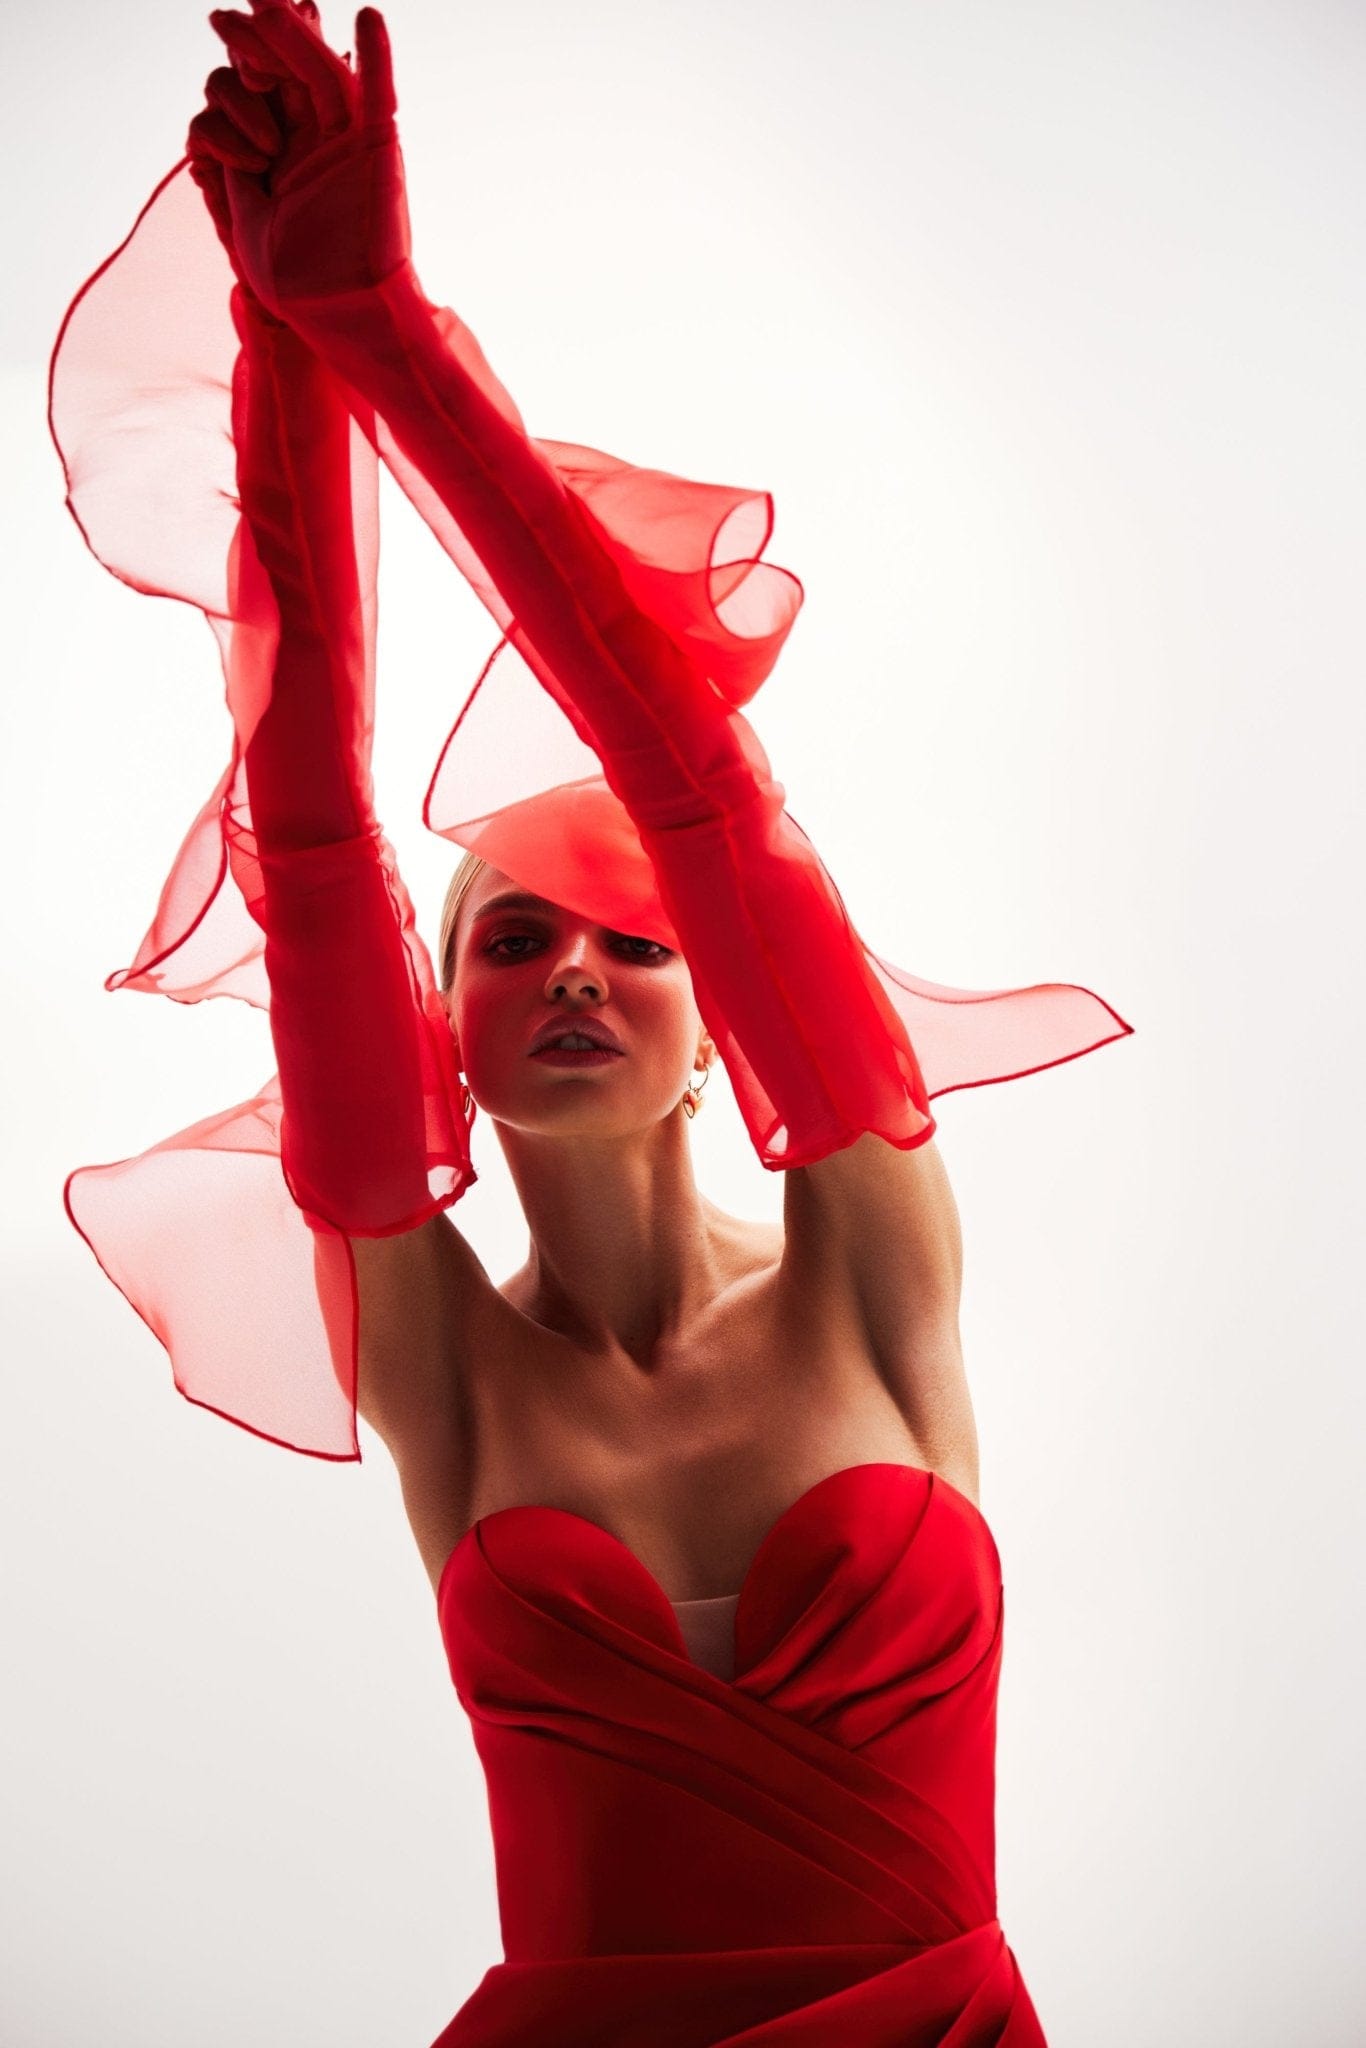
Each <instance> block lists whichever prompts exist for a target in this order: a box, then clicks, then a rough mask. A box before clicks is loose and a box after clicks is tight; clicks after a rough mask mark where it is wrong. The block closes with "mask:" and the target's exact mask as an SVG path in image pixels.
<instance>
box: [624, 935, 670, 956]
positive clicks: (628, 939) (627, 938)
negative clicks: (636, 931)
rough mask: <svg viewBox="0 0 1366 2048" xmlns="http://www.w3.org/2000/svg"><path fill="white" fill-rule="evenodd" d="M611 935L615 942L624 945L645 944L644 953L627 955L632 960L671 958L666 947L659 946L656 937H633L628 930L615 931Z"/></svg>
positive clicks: (628, 946)
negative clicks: (645, 949) (646, 949)
mask: <svg viewBox="0 0 1366 2048" xmlns="http://www.w3.org/2000/svg"><path fill="white" fill-rule="evenodd" d="M613 937H614V940H615V941H616V942H617V943H619V944H621V945H622V946H624V947H627V948H630V947H632V946H645V947H647V948H648V949H649V950H648V951H647V952H644V953H631V954H630V956H629V957H630V958H631V959H632V960H668V959H671V958H672V955H671V954H670V952H669V949H668V947H667V946H661V945H660V943H659V941H658V939H637V938H633V937H632V936H631V934H630V933H629V932H617V933H614V934H613Z"/></svg>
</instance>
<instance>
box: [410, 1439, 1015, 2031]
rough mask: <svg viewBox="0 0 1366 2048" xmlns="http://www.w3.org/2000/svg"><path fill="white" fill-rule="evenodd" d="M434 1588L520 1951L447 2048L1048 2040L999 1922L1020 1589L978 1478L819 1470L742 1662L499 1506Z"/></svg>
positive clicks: (550, 1512)
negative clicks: (971, 1481)
mask: <svg viewBox="0 0 1366 2048" xmlns="http://www.w3.org/2000/svg"><path fill="white" fill-rule="evenodd" d="M437 1611H438V1616H439V1620H440V1625H441V1629H442V1634H443V1637H444V1640H445V1644H446V1650H447V1656H448V1658H449V1662H450V1669H451V1676H452V1678H453V1680H454V1682H455V1688H456V1692H457V1695H458V1697H459V1699H460V1702H461V1704H462V1705H463V1706H464V1708H465V1710H466V1712H467V1713H468V1714H469V1716H470V1719H471V1722H472V1723H473V1728H474V1739H475V1745H476V1747H477V1749H478V1752H479V1755H480V1758H481V1760H482V1763H483V1767H484V1772H485V1775H486V1778H487V1782H488V1795H489V1811H490V1816H491V1820H492V1828H493V1841H494V1849H495V1855H496V1861H497V1873H498V1899H499V1911H500V1919H501V1925H502V1934H503V1947H504V1957H505V1959H504V1960H503V1961H502V1962H500V1963H496V1964H495V1965H494V1966H493V1967H492V1968H491V1969H490V1970H489V1971H488V1972H487V1973H486V1975H485V1976H484V1978H483V1979H482V1981H481V1983H480V1984H479V1986H478V1987H477V1989H476V1990H475V1991H474V1993H473V1994H472V1996H471V1997H470V1998H469V1999H468V2000H467V2001H466V2002H465V2004H464V2005H463V2006H462V2007H461V2009H460V2011H459V2012H458V2013H457V2014H456V2016H455V2018H454V2019H453V2020H451V2022H450V2023H449V2025H448V2026H447V2027H446V2028H445V2029H444V2031H443V2032H442V2033H441V2035H440V2036H439V2039H438V2041H437V2042H436V2043H435V2044H434V2048H514V2044H517V2048H541V2044H544V2048H552V2044H553V2048H628V2044H629V2048H704V2044H706V2048H721V2044H725V2048H739V2044H741V2043H744V2044H745V2048H767V2044H770V2043H771V2044H774V2048H777V2044H782V2048H796V2044H798V2043H800V2044H802V2048H844V2044H850V2048H931V2044H934V2048H987V2044H992V2048H1038V2044H1040V2043H1042V2042H1043V2040H1044V2035H1043V2031H1042V2029H1041V2027H1040V2025H1039V2020H1038V2017H1037V2015H1036V2013H1035V2011H1034V2007H1033V2005H1032V2003H1031V2001H1030V1998H1029V1994H1028V1992H1027V1991H1026V1989H1025V1987H1024V1984H1023V1982H1022V1981H1021V1978H1020V1973H1019V1970H1018V1968H1017V1967H1016V1963H1015V1958H1014V1956H1013V1955H1012V1954H1011V1951H1010V1948H1009V1947H1008V1945H1007V1943H1006V1939H1005V1936H1004V1934H1003V1933H1002V1931H1001V1925H1000V1922H999V1920H998V1919H997V1918H996V1883H995V1820H994V1807H995V1745H996V1693H997V1684H998V1679H999V1674H1000V1664H1001V1640H1002V1636H1001V1631H1002V1621H1003V1615H1004V1595H1003V1589H1002V1584H1001V1571H1000V1559H999V1557H998V1554H997V1549H996V1544H995V1542H994V1540H993V1538H992V1535H991V1531H990V1529H989V1528H988V1526H987V1524H986V1522H985V1521H984V1520H983V1518H982V1516H981V1514H980V1513H979V1511H978V1510H977V1509H976V1508H975V1507H974V1506H973V1505H972V1503H971V1502H970V1501H969V1500H968V1499H967V1498H966V1496H965V1495H963V1494H961V1493H960V1492H958V1490H957V1489H956V1488H955V1487H953V1486H950V1485H949V1484H948V1482H947V1481H946V1480H944V1479H941V1478H940V1477H938V1476H937V1475H935V1474H932V1473H929V1472H924V1471H921V1470H919V1469H917V1468H915V1467H911V1466H905V1465H896V1464H866V1465H855V1466H851V1467H849V1468H847V1469H845V1470H843V1471H840V1472H835V1473H832V1474H831V1475H830V1476H829V1477H828V1478H825V1479H823V1480H820V1481H819V1482H818V1483H817V1484H816V1485H815V1486H813V1487H811V1488H809V1489H808V1491H807V1492H806V1493H804V1494H802V1495H801V1496H800V1498H799V1499H797V1500H796V1501H794V1502H793V1504H792V1505H791V1506H790V1507H789V1508H788V1509H787V1510H786V1511H785V1512H784V1513H783V1514H782V1515H781V1516H780V1517H779V1519H778V1521H777V1522H776V1523H775V1524H774V1526H773V1528H772V1529H770V1530H769V1532H768V1534H767V1536H766V1537H765V1538H764V1540H763V1542H762V1543H761V1544H760V1546H759V1549H758V1552H757V1554H756V1556H755V1558H754V1560H753V1563H752V1564H751V1566H750V1569H749V1571H748V1573H747V1575H746V1578H745V1582H744V1585H743V1587H742V1588H741V1590H740V1595H739V1600H738V1603H737V1606H736V1611H735V1664H734V1669H735V1676H734V1678H733V1680H729V1681H728V1680H726V1679H723V1678H718V1677H715V1676H713V1675H712V1673H711V1672H709V1671H705V1670H703V1669H702V1668H701V1667H700V1665H698V1664H696V1663H694V1662H693V1661H692V1659H691V1658H690V1657H689V1655H688V1652H687V1649H686V1646H685V1644H684V1640H683V1636H682V1633H681V1631H680V1628H679V1624H678V1620H677V1618H676V1616H675V1614H674V1611H673V1608H672V1607H671V1605H670V1603H669V1600H668V1598H667V1596H666V1595H665V1593H664V1591H663V1588H662V1587H661V1586H660V1585H659V1583H658V1582H657V1580H656V1579H655V1578H654V1577H653V1575H652V1574H651V1573H650V1572H649V1571H648V1570H647V1569H646V1567H645V1566H644V1565H643V1564H642V1563H641V1562H640V1560H639V1559H638V1558H637V1557H636V1556H635V1555H634V1553H633V1552H632V1551H630V1550H629V1549H628V1548H627V1547H626V1546H625V1545H624V1544H623V1543H622V1542H621V1541H620V1539H619V1538H618V1537H616V1536H614V1535H612V1534H611V1533H610V1532H609V1531H607V1530H605V1529H603V1528H600V1527H599V1526H598V1525H597V1524H596V1523H594V1522H590V1521H588V1520H586V1519H585V1518H584V1517H583V1516H581V1515H577V1514H572V1513H569V1512H567V1511H566V1510H564V1509H561V1508H551V1507H512V1508H504V1509H502V1510H500V1511H499V1512H497V1513H495V1514H491V1515H486V1516H484V1517H483V1519H482V1520H481V1521H479V1522H476V1523H475V1525H474V1526H473V1528H471V1529H470V1530H469V1531H468V1532H467V1533H466V1534H465V1536H464V1537H462V1539H461V1541H460V1542H459V1543H458V1544H457V1545H456V1547H455V1549H454V1551H453V1552H452V1554H451V1556H450V1558H449V1560H448V1562H447V1564H446V1567H445V1570H444V1572H443V1573H442V1577H441V1582H440V1586H439V1588H438V1592H437Z"/></svg>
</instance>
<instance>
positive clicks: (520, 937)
mask: <svg viewBox="0 0 1366 2048" xmlns="http://www.w3.org/2000/svg"><path fill="white" fill-rule="evenodd" d="M535 943H536V940H535V938H534V936H533V934H532V933H531V932H503V933H501V934H500V936H499V937H498V938H496V939H493V940H491V941H490V943H489V944H488V945H487V946H485V948H484V951H485V952H486V953H490V954H492V955H493V957H494V958H495V959H501V960H525V958H526V954H525V953H499V951H498V948H499V947H500V946H508V945H512V946H534V945H535Z"/></svg>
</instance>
